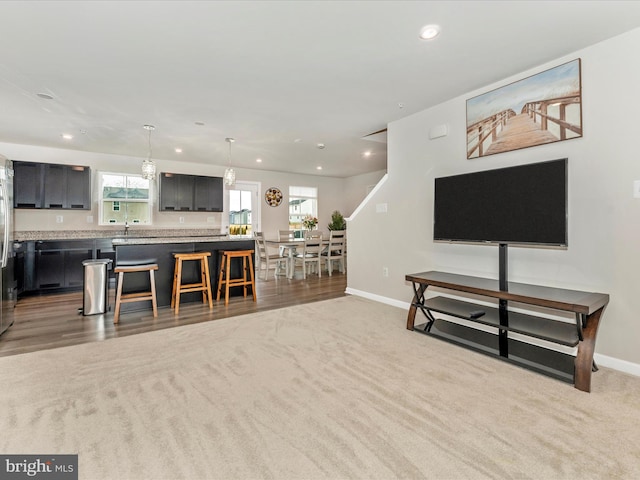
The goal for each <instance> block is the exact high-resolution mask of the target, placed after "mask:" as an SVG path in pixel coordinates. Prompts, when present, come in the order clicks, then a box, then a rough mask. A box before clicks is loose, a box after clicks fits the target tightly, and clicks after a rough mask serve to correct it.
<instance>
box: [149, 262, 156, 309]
mask: <svg viewBox="0 0 640 480" xmlns="http://www.w3.org/2000/svg"><path fill="white" fill-rule="evenodd" d="M153 272H154V271H153V270H149V283H150V284H151V305H152V306H153V316H154V317H157V316H158V305H157V302H156V276H155V274H154V273H153Z"/></svg>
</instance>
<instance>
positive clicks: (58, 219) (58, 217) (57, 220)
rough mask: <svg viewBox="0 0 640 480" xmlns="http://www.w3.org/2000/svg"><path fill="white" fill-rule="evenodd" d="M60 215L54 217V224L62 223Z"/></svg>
mask: <svg viewBox="0 0 640 480" xmlns="http://www.w3.org/2000/svg"><path fill="white" fill-rule="evenodd" d="M62 220H63V219H62V215H56V223H62Z"/></svg>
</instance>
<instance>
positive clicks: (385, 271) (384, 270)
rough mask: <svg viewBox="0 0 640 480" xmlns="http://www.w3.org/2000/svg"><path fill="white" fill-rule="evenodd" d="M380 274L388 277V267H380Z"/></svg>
mask: <svg viewBox="0 0 640 480" xmlns="http://www.w3.org/2000/svg"><path fill="white" fill-rule="evenodd" d="M382 276H383V277H388V276H389V268H387V267H382Z"/></svg>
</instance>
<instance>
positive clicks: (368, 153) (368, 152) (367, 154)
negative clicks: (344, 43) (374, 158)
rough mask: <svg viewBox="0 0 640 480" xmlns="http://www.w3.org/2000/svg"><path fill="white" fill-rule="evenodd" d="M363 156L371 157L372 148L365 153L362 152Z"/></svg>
mask: <svg viewBox="0 0 640 480" xmlns="http://www.w3.org/2000/svg"><path fill="white" fill-rule="evenodd" d="M362 156H363V157H370V156H371V151H370V150H367V151H366V152H364V153H363V154H362Z"/></svg>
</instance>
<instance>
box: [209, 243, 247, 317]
mask: <svg viewBox="0 0 640 480" xmlns="http://www.w3.org/2000/svg"><path fill="white" fill-rule="evenodd" d="M221 253H222V258H221V260H220V273H219V274H218V293H217V294H216V301H218V300H220V295H221V293H222V289H223V288H224V292H225V295H224V304H225V305H228V304H229V288H230V287H243V289H244V296H245V297H246V296H247V287H248V286H251V293H252V294H253V301H254V302H255V301H256V284H255V281H254V271H253V253H254V250H223V251H222V252H221ZM233 258H241V259H242V276H241V277H237V278H231V259H233Z"/></svg>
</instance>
